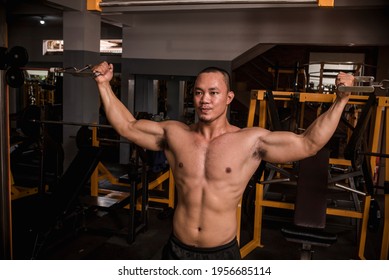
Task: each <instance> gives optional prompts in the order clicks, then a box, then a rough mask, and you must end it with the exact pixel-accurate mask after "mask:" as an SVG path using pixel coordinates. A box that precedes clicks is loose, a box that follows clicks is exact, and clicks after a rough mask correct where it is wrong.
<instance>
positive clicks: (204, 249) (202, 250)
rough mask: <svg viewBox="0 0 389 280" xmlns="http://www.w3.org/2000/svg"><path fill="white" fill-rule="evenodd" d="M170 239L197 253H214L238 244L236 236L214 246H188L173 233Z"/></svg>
mask: <svg viewBox="0 0 389 280" xmlns="http://www.w3.org/2000/svg"><path fill="white" fill-rule="evenodd" d="M170 240H171V241H172V242H173V243H175V244H176V245H177V246H179V247H181V248H183V249H185V250H189V251H192V252H199V253H216V252H220V251H223V250H226V249H230V248H232V247H235V246H238V241H237V240H236V237H235V238H234V239H232V240H231V241H230V242H228V243H226V244H224V245H221V246H216V247H196V246H190V245H187V244H185V243H182V242H181V241H180V240H179V239H178V238H177V237H176V236H175V235H174V234H171V235H170Z"/></svg>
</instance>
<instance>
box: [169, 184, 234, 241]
mask: <svg viewBox="0 0 389 280" xmlns="http://www.w3.org/2000/svg"><path fill="white" fill-rule="evenodd" d="M224 187H226V186H224ZM177 190H178V195H179V196H180V195H182V193H181V192H182V190H181V191H180V188H179V187H177ZM185 192H186V194H185V198H183V197H181V199H180V197H179V199H178V201H180V203H179V204H178V205H177V207H176V210H175V213H174V220H173V233H174V235H175V236H176V237H177V238H178V239H179V240H180V241H181V242H183V243H184V244H186V245H188V246H194V247H199V248H210V247H217V246H221V245H224V244H227V243H228V242H230V241H231V240H233V239H234V238H235V237H236V233H237V219H236V209H237V208H236V207H237V204H238V201H239V197H240V196H239V195H238V196H237V197H235V196H236V194H233V193H228V188H227V189H226V188H224V191H217V190H215V189H213V190H207V189H205V188H204V187H198V188H196V189H192V190H188V189H186V191H185ZM231 196H234V197H231Z"/></svg>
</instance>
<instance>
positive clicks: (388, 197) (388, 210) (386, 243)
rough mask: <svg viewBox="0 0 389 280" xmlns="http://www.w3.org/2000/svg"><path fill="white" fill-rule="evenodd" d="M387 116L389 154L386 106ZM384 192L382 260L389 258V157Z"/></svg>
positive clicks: (387, 123) (387, 121) (388, 132)
mask: <svg viewBox="0 0 389 280" xmlns="http://www.w3.org/2000/svg"><path fill="white" fill-rule="evenodd" d="M388 101H389V100H388ZM385 116H386V119H385V130H386V134H385V141H386V142H385V153H386V154H389V144H388V140H389V107H387V108H386V114H385ZM384 193H385V194H384V229H383V233H382V243H381V255H380V258H381V260H387V259H388V253H389V158H386V159H385V182H384Z"/></svg>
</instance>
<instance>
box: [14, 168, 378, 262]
mask: <svg viewBox="0 0 389 280" xmlns="http://www.w3.org/2000/svg"><path fill="white" fill-rule="evenodd" d="M108 168H109V170H110V171H111V172H112V173H113V174H114V175H115V176H120V175H123V174H124V173H125V167H123V166H117V165H110V166H108ZM123 172H124V173H123ZM88 191H89V190H88V186H86V187H85V192H88ZM375 200H376V202H377V204H378V206H379V208H380V209H383V196H380V195H378V196H376V197H375ZM12 205H13V209H12V211H13V249H14V259H31V258H33V257H32V256H33V252H34V245H36V244H37V243H36V242H35V241H36V240H35V235H34V234H33V233H32V232H31V230H30V227H31V221H33V220H34V218H35V217H33V215H35V214H34V213H35V211H33V210H36V209H35V208H36V207H39V202H38V203H37V201H36V200H35V198H34V196H30V197H26V198H22V199H17V200H15V201H13V204H12ZM169 210H170V211H169ZM47 211H50V209H47ZM381 213H382V211H381ZM113 214H114V215H113ZM292 215H293V213H292V211H290V210H282V209H274V208H265V210H264V216H263V227H262V240H261V243H262V245H263V247H258V248H256V249H254V250H253V251H252V252H251V253H249V254H248V255H247V256H246V257H245V259H248V260H249V259H250V260H255V259H258V260H259V259H266V260H295V259H299V258H300V248H301V245H300V244H297V243H292V242H289V241H287V240H286V239H285V237H284V236H283V235H282V233H281V229H282V228H283V227H288V226H290V225H291V224H292ZM138 216H139V215H138ZM146 216H147V224H146V226H141V225H142V224H139V225H138V228H139V230H138V232H137V234H136V235H135V240H134V241H133V242H131V243H129V242H128V239H127V237H128V232H129V226H128V225H129V217H130V215H129V211H128V209H117V210H116V211H114V212H113V213H112V212H107V211H102V210H96V209H93V210H90V209H89V210H88V209H84V208H79V209H78V210H77V211H76V210H75V211H74V214H73V215H72V216H71V217H70V218H68V219H67V221H65V222H64V223H63V224H62V225H61V227H60V229H57V230H54V231H53V232H52V233H51V234H50V237H49V238H48V239H47V240H48V241H47V242H46V243H45V246H44V247H43V248H44V249H42V250H40V251H39V254H38V255H37V257H35V258H37V259H45V260H49V259H55V260H102V259H103V260H104V259H107V260H122V259H123V260H125V259H133V260H135V259H138V260H139V259H140V260H142V259H144V260H147V259H149V260H150V259H160V256H161V251H162V247H163V246H164V244H165V242H166V240H167V239H168V237H169V235H170V233H171V228H172V216H173V210H171V209H166V208H165V209H164V207H163V205H157V204H155V203H154V204H153V203H150V207H149V209H148V211H147V215H146ZM251 218H252V217H249V216H247V215H244V216H243V218H242V229H241V244H242V245H244V244H246V243H247V242H248V241H250V240H252V232H253V230H252V228H253V226H252V222H251V221H252V220H251ZM138 220H139V219H138ZM382 220H383V219H378V220H376V221H375V223H372V224H369V229H368V232H367V240H366V246H365V257H366V259H379V257H380V250H381V239H382V228H383V221H382ZM357 228H358V227H357V225H356V223H355V220H352V219H350V218H341V217H335V216H327V227H326V230H327V231H329V232H332V233H336V235H337V242H336V243H335V244H333V245H331V246H330V247H317V246H316V247H314V248H313V250H314V254H313V258H314V259H318V260H350V259H358V255H357V254H358V237H357V234H358V233H357ZM35 252H36V251H35Z"/></svg>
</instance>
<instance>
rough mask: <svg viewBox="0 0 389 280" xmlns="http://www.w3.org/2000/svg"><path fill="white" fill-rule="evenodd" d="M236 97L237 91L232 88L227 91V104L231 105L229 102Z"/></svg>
mask: <svg viewBox="0 0 389 280" xmlns="http://www.w3.org/2000/svg"><path fill="white" fill-rule="evenodd" d="M234 97H235V93H234V92H233V91H232V90H230V91H229V92H228V93H227V105H229V104H230V103H231V102H232V100H233V99H234Z"/></svg>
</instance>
